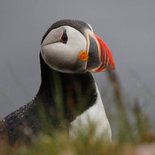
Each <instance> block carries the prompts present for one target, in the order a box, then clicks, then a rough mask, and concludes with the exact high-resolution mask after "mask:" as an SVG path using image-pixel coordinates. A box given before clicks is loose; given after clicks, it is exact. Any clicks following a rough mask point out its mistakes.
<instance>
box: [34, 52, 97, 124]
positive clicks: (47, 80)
mask: <svg viewBox="0 0 155 155" xmlns="http://www.w3.org/2000/svg"><path fill="white" fill-rule="evenodd" d="M40 62H41V86H40V89H39V92H38V94H37V96H36V100H39V101H40V103H41V104H42V106H43V107H44V108H45V109H46V111H48V112H50V114H51V115H52V117H60V116H59V115H63V117H64V118H65V119H67V120H68V121H72V120H74V119H75V117H76V116H77V115H80V114H81V113H82V112H84V111H85V110H87V109H88V108H89V107H91V106H92V105H93V104H94V102H95V100H96V97H97V94H96V88H95V82H94V79H93V77H92V75H91V74H90V73H88V72H87V73H81V74H68V73H61V72H57V71H55V70H53V69H51V68H50V67H49V66H48V65H47V64H46V63H45V62H44V60H43V59H42V57H41V55H40Z"/></svg>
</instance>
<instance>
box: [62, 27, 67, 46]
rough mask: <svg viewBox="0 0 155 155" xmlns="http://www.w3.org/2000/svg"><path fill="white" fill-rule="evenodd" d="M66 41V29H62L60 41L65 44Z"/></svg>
mask: <svg viewBox="0 0 155 155" xmlns="http://www.w3.org/2000/svg"><path fill="white" fill-rule="evenodd" d="M67 41H68V36H67V32H66V30H64V32H63V34H62V36H61V42H62V43H64V44H66V43H67Z"/></svg>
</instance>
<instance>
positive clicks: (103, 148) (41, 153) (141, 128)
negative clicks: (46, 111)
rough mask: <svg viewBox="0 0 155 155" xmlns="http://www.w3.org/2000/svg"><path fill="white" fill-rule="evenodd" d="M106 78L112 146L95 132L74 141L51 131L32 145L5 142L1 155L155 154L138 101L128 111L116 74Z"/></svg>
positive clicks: (152, 132)
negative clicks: (107, 82) (109, 103)
mask: <svg viewBox="0 0 155 155" xmlns="http://www.w3.org/2000/svg"><path fill="white" fill-rule="evenodd" d="M107 75H108V76H107V77H108V78H107V79H108V81H109V84H110V85H109V86H108V87H109V89H110V97H111V101H110V102H113V105H112V106H113V107H109V109H107V110H108V112H107V114H108V117H109V119H110V123H111V124H112V128H113V135H114V136H113V141H112V142H111V143H107V142H105V141H104V140H103V139H93V138H92V137H91V136H92V135H93V130H90V132H89V135H84V134H83V133H79V135H78V137H77V138H75V139H71V138H69V137H68V133H66V132H65V131H61V132H59V131H55V132H54V134H52V135H51V134H50V133H49V132H48V133H47V134H46V135H45V134H42V135H40V136H39V137H38V138H37V139H34V143H33V144H32V145H30V146H26V145H24V144H21V143H20V144H19V143H18V144H16V145H15V146H14V147H11V146H9V145H8V144H7V143H6V142H2V143H0V155H131V154H132V155H134V154H135V155H140V154H142V153H140V152H141V151H144V150H145V151H147V153H148V154H149V155H153V153H154V154H155V130H154V129H153V127H152V126H151V122H150V121H149V118H148V117H147V116H146V114H144V113H143V111H142V109H141V108H140V106H139V100H138V99H135V100H134V103H133V104H132V105H133V107H131V108H130V109H129V108H127V107H126V103H125V99H124V95H123V93H122V88H121V84H120V82H119V79H118V77H117V75H116V74H115V73H113V72H109V73H108V74H107ZM46 127H47V128H48V126H47V125H46ZM48 131H49V130H48ZM144 144H145V145H144ZM153 151H154V152H153ZM145 153H146V152H145Z"/></svg>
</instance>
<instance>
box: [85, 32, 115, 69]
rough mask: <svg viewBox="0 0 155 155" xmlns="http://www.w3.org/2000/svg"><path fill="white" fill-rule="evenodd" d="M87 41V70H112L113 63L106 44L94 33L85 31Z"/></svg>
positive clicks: (113, 67)
mask: <svg viewBox="0 0 155 155" xmlns="http://www.w3.org/2000/svg"><path fill="white" fill-rule="evenodd" d="M87 41H88V49H87V52H88V63H87V70H88V71H91V72H103V71H105V70H107V69H110V70H114V69H115V63H114V59H113V56H112V54H111V51H110V49H109V48H108V46H107V45H106V44H105V43H104V42H103V41H102V40H101V39H100V38H99V37H98V36H97V35H96V34H94V33H87Z"/></svg>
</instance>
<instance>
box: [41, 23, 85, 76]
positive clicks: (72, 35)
mask: <svg viewBox="0 0 155 155" xmlns="http://www.w3.org/2000/svg"><path fill="white" fill-rule="evenodd" d="M86 51H87V41H86V38H85V37H84V35H83V34H82V33H81V32H79V31H77V30H76V29H74V28H72V27H70V26H61V27H59V28H56V29H53V30H52V31H51V32H49V34H48V35H47V36H46V38H45V39H44V41H43V43H42V45H41V55H42V57H43V59H44V61H45V62H46V64H47V65H48V66H50V67H51V68H53V69H55V70H57V71H61V72H66V73H75V72H77V73H79V72H85V71H86V67H87V60H81V59H79V55H80V53H81V52H86Z"/></svg>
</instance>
